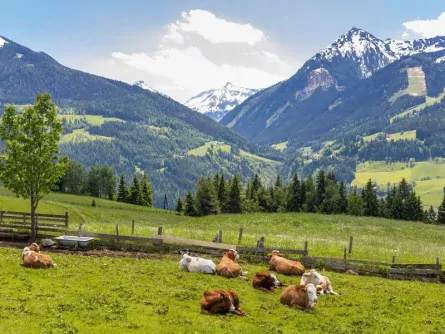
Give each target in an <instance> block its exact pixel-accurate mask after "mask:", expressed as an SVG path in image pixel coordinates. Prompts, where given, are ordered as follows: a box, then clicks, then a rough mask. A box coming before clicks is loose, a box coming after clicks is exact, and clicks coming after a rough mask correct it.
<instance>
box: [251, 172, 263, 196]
mask: <svg viewBox="0 0 445 334" xmlns="http://www.w3.org/2000/svg"><path fill="white" fill-rule="evenodd" d="M252 185H253V191H254V192H255V193H257V192H258V190H260V188H261V187H262V186H263V185H262V184H261V180H260V177H259V176H258V174H257V173H255V176H254V177H253V181H252Z"/></svg>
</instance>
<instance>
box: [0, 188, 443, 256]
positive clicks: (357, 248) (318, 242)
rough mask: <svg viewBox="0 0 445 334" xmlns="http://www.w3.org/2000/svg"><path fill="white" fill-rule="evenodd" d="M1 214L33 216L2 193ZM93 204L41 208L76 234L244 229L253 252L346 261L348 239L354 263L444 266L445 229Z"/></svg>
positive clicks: (56, 203)
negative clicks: (65, 219)
mask: <svg viewBox="0 0 445 334" xmlns="http://www.w3.org/2000/svg"><path fill="white" fill-rule="evenodd" d="M1 192H2V193H3V196H0V208H1V209H2V210H14V211H29V210H27V207H28V204H27V202H26V201H24V200H20V199H16V198H13V197H9V196H6V195H8V192H7V191H5V190H2V191H1ZM91 200H92V199H91V198H89V197H85V196H74V195H62V194H50V195H49V196H48V197H47V198H46V199H45V200H44V201H43V202H42V203H41V206H40V208H39V211H40V212H45V213H57V214H63V213H64V212H65V210H68V212H69V214H70V222H71V225H70V229H71V230H77V227H78V224H79V222H83V223H84V225H83V230H85V231H90V232H104V233H114V232H115V224H116V223H118V224H119V232H120V234H122V235H129V234H130V231H131V221H132V220H133V219H134V220H135V235H137V236H151V235H154V234H156V232H157V228H158V227H159V226H163V228H164V233H165V234H166V235H170V236H178V237H187V238H194V239H198V240H207V241H211V240H212V238H213V237H214V235H215V233H216V232H217V231H218V230H220V229H221V230H223V241H224V242H227V243H233V244H236V243H237V239H238V230H239V228H240V227H243V228H244V232H243V239H242V245H246V246H254V245H256V241H257V240H258V239H259V238H260V237H261V236H264V237H265V238H266V246H268V247H282V248H298V249H301V248H302V247H303V244H304V242H305V241H306V240H307V241H308V242H309V246H308V247H309V254H310V255H314V256H335V257H342V256H343V247H345V246H347V243H348V239H349V236H350V235H352V236H354V250H353V254H352V257H353V258H355V259H365V260H366V259H367V260H379V261H380V260H381V261H390V260H391V257H392V256H393V255H396V256H397V262H413V261H414V262H419V261H420V262H426V263H433V262H434V259H435V257H440V258H441V261H442V262H445V248H444V247H443V245H444V244H445V227H443V226H435V225H426V224H420V223H412V222H402V221H391V220H385V219H378V218H363V217H351V216H335V215H332V216H328V215H318V214H317V215H316V214H303V213H300V214H259V213H258V214H248V215H217V216H209V217H203V218H188V217H183V216H176V215H174V214H169V213H165V211H163V210H157V209H149V208H142V207H137V206H133V205H128V204H120V203H116V202H111V201H107V200H99V199H96V202H97V207H96V208H93V207H91Z"/></svg>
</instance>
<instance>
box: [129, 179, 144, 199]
mask: <svg viewBox="0 0 445 334" xmlns="http://www.w3.org/2000/svg"><path fill="white" fill-rule="evenodd" d="M130 203H131V204H135V205H141V188H140V186H139V180H138V178H137V177H136V175H134V176H133V183H132V185H131V187H130Z"/></svg>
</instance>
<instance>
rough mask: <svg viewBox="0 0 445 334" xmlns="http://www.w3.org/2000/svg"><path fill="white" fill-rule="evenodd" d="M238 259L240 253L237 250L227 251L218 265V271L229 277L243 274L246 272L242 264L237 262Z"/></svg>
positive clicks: (219, 273)
mask: <svg viewBox="0 0 445 334" xmlns="http://www.w3.org/2000/svg"><path fill="white" fill-rule="evenodd" d="M238 259H239V255H238V253H237V251H236V250H234V249H230V250H229V251H228V252H225V253H224V255H223V257H222V259H221V261H220V262H219V263H218V265H217V266H216V273H217V274H218V275H221V276H224V277H228V278H231V277H239V276H243V275H244V274H245V273H243V270H242V269H241V266H240V265H239V264H238V263H236V261H237V260H238Z"/></svg>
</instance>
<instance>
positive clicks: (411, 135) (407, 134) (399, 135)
mask: <svg viewBox="0 0 445 334" xmlns="http://www.w3.org/2000/svg"><path fill="white" fill-rule="evenodd" d="M381 134H383V133H382V132H377V133H374V134H372V135H369V136H365V137H363V140H364V141H365V143H366V142H370V141H372V140H375V139H376V138H377V137H378V136H379V135H381ZM403 139H407V140H415V139H416V130H412V131H403V132H396V133H390V134H389V136H388V137H387V138H386V140H387V141H391V140H395V141H397V140H403Z"/></svg>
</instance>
